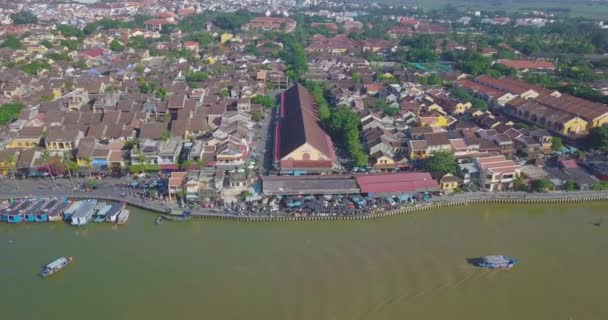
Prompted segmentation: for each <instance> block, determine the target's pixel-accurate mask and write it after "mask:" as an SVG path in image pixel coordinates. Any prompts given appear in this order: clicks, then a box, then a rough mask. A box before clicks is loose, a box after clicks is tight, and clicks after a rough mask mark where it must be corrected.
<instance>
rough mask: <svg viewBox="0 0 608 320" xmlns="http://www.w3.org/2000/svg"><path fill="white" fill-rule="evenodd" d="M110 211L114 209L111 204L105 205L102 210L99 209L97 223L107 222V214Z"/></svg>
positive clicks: (96, 215)
mask: <svg viewBox="0 0 608 320" xmlns="http://www.w3.org/2000/svg"><path fill="white" fill-rule="evenodd" d="M110 209H112V205H110V204H105V203H104V204H103V207H101V209H99V210H98V211H97V213H96V214H95V220H94V221H95V222H104V221H106V214H107V213H108V212H109V211H110Z"/></svg>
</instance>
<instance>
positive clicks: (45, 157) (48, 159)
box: [40, 150, 57, 188]
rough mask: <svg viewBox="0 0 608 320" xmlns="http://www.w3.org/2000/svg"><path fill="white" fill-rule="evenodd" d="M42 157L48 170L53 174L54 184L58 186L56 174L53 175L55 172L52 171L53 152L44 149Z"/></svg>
mask: <svg viewBox="0 0 608 320" xmlns="http://www.w3.org/2000/svg"><path fill="white" fill-rule="evenodd" d="M40 158H41V159H42V163H43V164H45V165H46V170H47V171H48V172H49V175H50V176H51V180H53V185H54V186H55V188H57V183H56V182H55V176H53V172H51V154H50V153H49V152H48V151H46V150H45V151H43V152H42V155H41V156H40Z"/></svg>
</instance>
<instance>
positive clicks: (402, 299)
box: [359, 271, 492, 320]
mask: <svg viewBox="0 0 608 320" xmlns="http://www.w3.org/2000/svg"><path fill="white" fill-rule="evenodd" d="M491 273H492V272H488V271H482V272H479V271H471V272H469V273H467V274H466V275H465V276H464V277H462V278H461V279H459V280H456V281H453V282H448V283H444V284H440V285H438V286H435V287H432V288H429V289H426V290H422V291H419V292H417V293H414V294H407V293H402V294H399V295H396V296H393V297H388V298H387V299H385V300H384V301H382V302H381V303H379V304H378V305H377V306H376V307H374V308H371V309H370V310H369V311H367V312H365V313H363V314H362V315H361V317H359V319H361V320H363V319H366V318H370V316H372V315H373V314H375V313H378V312H380V311H382V309H384V308H386V307H387V306H390V305H392V304H395V303H408V302H410V301H411V300H413V299H416V298H418V297H421V296H425V295H427V294H432V293H437V292H439V291H442V290H447V289H457V288H460V287H462V286H463V285H464V284H465V283H467V282H469V281H472V280H475V279H481V278H487V277H486V275H487V274H491Z"/></svg>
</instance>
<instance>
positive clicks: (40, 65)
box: [21, 61, 51, 75]
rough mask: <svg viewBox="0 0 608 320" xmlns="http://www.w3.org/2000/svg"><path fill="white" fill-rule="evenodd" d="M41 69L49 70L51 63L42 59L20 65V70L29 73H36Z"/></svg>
mask: <svg viewBox="0 0 608 320" xmlns="http://www.w3.org/2000/svg"><path fill="white" fill-rule="evenodd" d="M43 69H47V70H51V65H50V64H49V63H48V62H46V61H44V62H32V63H30V64H24V65H22V66H21V71H23V72H25V73H27V74H31V75H37V74H38V73H39V72H40V71H42V70H43Z"/></svg>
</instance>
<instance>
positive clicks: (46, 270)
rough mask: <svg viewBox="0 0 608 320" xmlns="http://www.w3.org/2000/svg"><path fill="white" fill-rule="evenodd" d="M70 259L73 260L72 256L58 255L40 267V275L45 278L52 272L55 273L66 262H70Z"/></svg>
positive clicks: (64, 265) (66, 263) (65, 264)
mask: <svg viewBox="0 0 608 320" xmlns="http://www.w3.org/2000/svg"><path fill="white" fill-rule="evenodd" d="M72 260H74V258H72V257H59V258H57V259H55V260H53V261H51V262H49V263H48V264H46V265H45V266H44V267H42V271H41V272H40V276H41V277H43V278H46V277H48V276H50V275H52V274H53V273H56V272H58V271H59V270H61V269H63V268H65V267H66V266H67V265H68V264H70V262H72Z"/></svg>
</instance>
